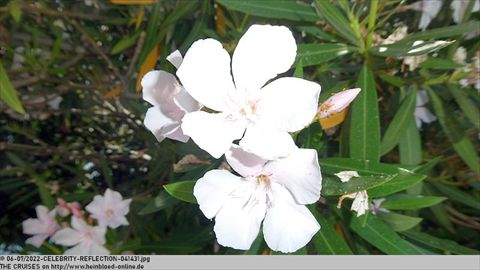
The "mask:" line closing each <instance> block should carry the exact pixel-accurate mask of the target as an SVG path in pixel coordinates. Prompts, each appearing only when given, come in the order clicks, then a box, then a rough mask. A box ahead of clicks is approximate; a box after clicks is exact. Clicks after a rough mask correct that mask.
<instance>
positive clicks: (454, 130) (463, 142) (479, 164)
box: [428, 89, 480, 173]
mask: <svg viewBox="0 0 480 270" xmlns="http://www.w3.org/2000/svg"><path fill="white" fill-rule="evenodd" d="M428 94H429V96H430V100H431V102H432V105H433V108H434V110H435V115H436V116H437V118H438V121H439V122H440V124H441V126H442V128H443V131H444V132H445V134H446V135H447V137H448V139H449V140H450V142H451V143H452V145H453V148H454V149H455V150H456V151H457V153H458V154H459V155H460V157H462V159H463V161H465V163H466V164H467V165H468V166H469V167H470V168H471V169H472V170H474V171H475V172H477V173H480V159H479V157H478V153H477V151H476V150H475V146H474V145H473V143H472V142H471V141H470V139H469V138H468V137H467V136H466V135H465V132H464V131H463V130H462V129H461V128H460V127H459V125H458V123H457V122H456V121H455V118H453V117H452V115H453V113H452V111H451V110H450V108H449V107H448V106H446V105H445V104H444V103H443V102H442V100H441V99H440V97H438V95H437V94H436V93H435V92H434V91H432V90H431V89H429V91H428Z"/></svg>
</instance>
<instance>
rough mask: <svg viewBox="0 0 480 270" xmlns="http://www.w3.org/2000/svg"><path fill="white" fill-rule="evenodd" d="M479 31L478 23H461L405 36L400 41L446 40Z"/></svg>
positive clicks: (479, 25)
mask: <svg viewBox="0 0 480 270" xmlns="http://www.w3.org/2000/svg"><path fill="white" fill-rule="evenodd" d="M478 29H480V22H479V21H469V22H466V23H461V24H457V25H453V26H447V27H441V28H435V29H431V30H427V31H423V32H417V33H413V34H410V35H407V36H406V37H404V38H403V39H402V41H409V40H412V41H415V40H428V39H439V38H448V37H456V36H459V35H463V34H466V33H470V32H474V31H478Z"/></svg>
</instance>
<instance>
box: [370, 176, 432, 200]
mask: <svg viewBox="0 0 480 270" xmlns="http://www.w3.org/2000/svg"><path fill="white" fill-rule="evenodd" d="M399 175H401V177H395V178H393V179H392V180H390V181H388V182H386V183H385V184H383V185H380V186H378V187H374V188H372V189H370V190H369V191H368V196H369V197H372V198H377V197H385V196H387V195H390V194H393V193H396V192H399V191H402V190H405V189H407V188H409V187H411V186H414V185H416V184H418V183H420V182H421V181H422V180H424V179H425V178H426V176H425V175H421V174H415V173H412V172H410V171H407V170H404V171H402V170H400V173H399Z"/></svg>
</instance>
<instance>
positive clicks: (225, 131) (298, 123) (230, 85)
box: [177, 25, 321, 159]
mask: <svg viewBox="0 0 480 270" xmlns="http://www.w3.org/2000/svg"><path fill="white" fill-rule="evenodd" d="M296 50H297V46H296V44H295V39H294V38H293V35H292V32H291V31H290V30H289V29H288V28H286V27H284V26H271V25H253V26H251V27H250V28H249V29H248V30H247V32H246V33H245V34H244V35H243V37H242V38H241V39H240V41H239V42H238V45H237V47H236V49H235V52H234V54H233V59H232V61H230V56H229V54H228V53H227V51H226V50H225V49H223V47H222V44H221V43H220V42H218V41H217V40H214V39H204V40H199V41H197V42H195V43H194V44H193V45H192V46H191V47H190V49H189V50H188V51H187V53H186V54H185V58H184V60H183V62H182V65H181V66H180V68H179V69H178V71H177V76H178V77H179V78H180V81H181V82H182V84H183V86H184V87H185V89H186V90H187V91H188V93H189V94H190V95H191V96H192V97H194V98H195V99H196V100H197V101H198V102H200V103H201V104H203V105H204V106H206V107H208V108H210V109H211V110H213V111H215V112H205V111H198V112H191V113H188V114H186V115H185V117H184V118H183V124H182V129H183V131H184V132H185V134H187V135H189V136H190V137H191V138H192V139H193V140H194V141H195V143H196V144H197V145H198V146H199V147H200V148H202V149H204V150H205V151H207V152H208V153H209V154H210V155H212V156H213V157H215V158H219V157H220V156H221V155H222V154H224V153H225V152H226V151H228V149H229V148H230V146H231V144H232V141H234V140H237V139H241V141H240V145H241V146H242V147H243V148H244V149H245V150H246V151H249V152H252V153H255V154H257V155H259V156H261V157H263V158H266V159H274V158H278V157H284V156H287V155H288V154H290V153H292V152H293V151H295V150H297V146H296V145H295V143H294V141H293V139H292V137H291V136H290V134H289V132H296V131H299V130H301V129H303V128H304V127H306V126H307V125H309V124H310V123H311V121H312V120H313V118H314V116H315V114H316V110H317V106H318V96H319V94H320V89H321V88H320V85H318V84H317V83H314V82H310V81H307V80H303V79H299V78H294V77H283V78H280V79H276V80H274V81H272V82H269V83H268V84H267V82H268V81H269V80H271V79H273V78H275V77H276V76H277V75H278V74H281V73H284V72H286V71H287V70H288V69H289V68H290V67H291V65H292V64H293V63H294V61H295V57H296ZM230 64H231V67H230ZM230 72H231V73H230ZM231 74H233V78H232V75H231ZM234 81H235V83H234Z"/></svg>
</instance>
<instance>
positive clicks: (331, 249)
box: [309, 205, 353, 255]
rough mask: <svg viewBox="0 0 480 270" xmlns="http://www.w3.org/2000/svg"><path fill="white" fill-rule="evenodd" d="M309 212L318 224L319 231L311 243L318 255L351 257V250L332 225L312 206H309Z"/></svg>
mask: <svg viewBox="0 0 480 270" xmlns="http://www.w3.org/2000/svg"><path fill="white" fill-rule="evenodd" d="M309 209H310V211H311V212H312V214H313V215H314V216H315V218H316V219H317V221H318V223H319V224H320V231H319V232H318V233H317V234H315V236H313V239H312V243H313V245H314V246H315V250H316V251H317V253H318V254H320V255H352V254H353V253H352V250H351V249H350V247H349V246H348V245H347V243H346V242H345V240H343V239H342V238H341V237H340V235H338V234H337V232H336V231H335V229H334V227H333V224H332V223H331V222H330V221H329V220H328V219H327V218H325V217H322V216H321V215H320V214H319V213H318V211H317V209H315V207H314V205H310V206H309Z"/></svg>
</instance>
